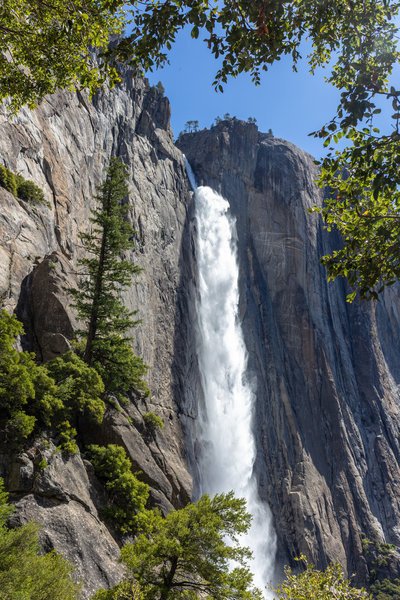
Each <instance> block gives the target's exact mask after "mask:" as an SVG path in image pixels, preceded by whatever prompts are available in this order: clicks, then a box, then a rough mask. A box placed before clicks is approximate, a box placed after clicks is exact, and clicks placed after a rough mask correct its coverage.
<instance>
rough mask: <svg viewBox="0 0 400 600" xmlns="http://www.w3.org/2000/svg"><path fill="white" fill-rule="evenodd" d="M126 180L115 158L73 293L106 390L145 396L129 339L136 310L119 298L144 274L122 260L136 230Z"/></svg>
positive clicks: (89, 356)
mask: <svg viewBox="0 0 400 600" xmlns="http://www.w3.org/2000/svg"><path fill="white" fill-rule="evenodd" d="M126 180H127V169H126V165H124V163H122V162H121V161H120V160H119V159H117V158H112V159H111V161H110V164H109V166H108V169H107V175H106V179H105V181H104V182H103V183H102V185H100V186H99V188H98V192H99V193H98V195H97V196H96V200H97V202H98V205H97V207H96V208H94V209H93V210H92V217H91V219H90V221H91V223H92V224H93V227H92V230H91V232H90V233H81V234H80V239H81V241H82V242H83V245H84V247H85V249H86V251H87V253H88V255H89V256H88V257H85V258H82V259H80V261H79V264H80V266H81V267H83V274H82V278H81V281H80V284H79V288H75V289H72V290H71V294H72V296H73V298H74V303H75V304H74V305H75V307H76V308H77V310H78V315H79V317H80V318H81V320H82V321H83V322H84V325H85V327H84V329H83V330H81V331H79V332H78V335H80V336H81V337H82V338H83V340H84V344H85V349H84V353H83V358H84V360H85V362H86V363H87V364H88V365H89V366H92V367H94V368H95V369H96V370H97V371H98V373H99V374H100V375H101V377H102V379H103V381H104V384H105V386H106V390H107V391H109V392H122V393H123V392H126V391H127V390H128V389H129V388H131V387H133V388H135V389H137V390H141V391H144V392H147V386H146V383H145V382H144V380H143V377H144V375H145V373H146V371H147V367H146V365H145V364H144V363H143V361H142V359H141V358H139V357H138V356H135V355H134V353H133V351H132V348H131V345H130V342H131V338H129V337H127V335H126V334H127V331H128V329H130V328H132V327H134V326H135V325H137V323H138V321H137V320H135V319H134V316H135V312H136V311H135V312H130V311H128V310H127V308H126V307H125V306H124V304H123V302H122V301H121V300H120V298H119V294H120V292H121V291H122V290H123V289H125V288H127V287H128V286H129V285H130V283H131V281H132V278H133V276H134V275H137V274H138V273H140V272H141V270H142V269H141V268H140V267H139V266H138V265H136V264H135V263H133V262H131V261H129V260H127V259H122V258H121V254H122V253H123V252H124V251H126V250H129V249H130V248H132V247H133V246H134V242H133V236H134V230H133V228H132V225H131V224H130V223H129V222H128V220H127V212H128V204H127V203H126V202H125V200H126V198H127V195H128V187H127V183H126Z"/></svg>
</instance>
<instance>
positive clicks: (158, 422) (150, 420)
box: [143, 411, 164, 433]
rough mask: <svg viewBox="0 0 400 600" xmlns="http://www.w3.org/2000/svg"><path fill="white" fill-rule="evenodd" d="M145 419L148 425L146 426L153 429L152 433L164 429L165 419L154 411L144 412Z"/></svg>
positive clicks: (150, 429)
mask: <svg viewBox="0 0 400 600" xmlns="http://www.w3.org/2000/svg"><path fill="white" fill-rule="evenodd" d="M143 421H144V424H145V425H146V428H147V429H148V430H149V431H151V433H155V431H157V429H164V422H163V420H162V419H161V417H159V416H158V415H156V414H155V413H154V412H152V411H150V412H147V413H144V415H143Z"/></svg>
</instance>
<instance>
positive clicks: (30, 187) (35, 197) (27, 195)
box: [17, 176, 45, 204]
mask: <svg viewBox="0 0 400 600" xmlns="http://www.w3.org/2000/svg"><path fill="white" fill-rule="evenodd" d="M17 196H18V198H21V200H25V202H32V203H33V204H39V203H40V202H44V201H45V200H44V193H43V190H41V189H40V187H39V186H37V185H36V184H35V183H33V181H29V180H27V179H23V177H21V176H18V180H17Z"/></svg>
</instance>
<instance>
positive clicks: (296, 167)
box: [178, 120, 400, 584]
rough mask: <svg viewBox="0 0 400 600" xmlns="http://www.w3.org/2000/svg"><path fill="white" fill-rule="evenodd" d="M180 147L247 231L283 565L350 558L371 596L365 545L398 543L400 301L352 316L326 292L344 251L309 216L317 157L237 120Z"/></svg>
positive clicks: (267, 454) (249, 285)
mask: <svg viewBox="0 0 400 600" xmlns="http://www.w3.org/2000/svg"><path fill="white" fill-rule="evenodd" d="M178 145H179V147H180V148H181V150H182V151H183V152H184V153H185V155H186V156H187V158H188V160H189V162H190V164H191V166H192V168H193V170H194V173H195V175H196V179H197V183H198V184H204V185H209V186H211V187H213V188H214V189H215V190H217V191H219V192H220V193H221V194H222V195H223V196H224V197H225V198H227V199H228V200H229V202H230V205H231V211H232V213H233V214H234V215H235V217H236V219H237V230H238V248H239V263H240V273H241V275H240V286H241V315H242V319H243V329H244V335H245V339H246V344H247V348H248V352H249V371H250V374H251V375H252V376H253V378H255V380H256V381H257V414H256V418H255V423H256V424H257V425H256V439H257V460H256V470H257V474H258V478H259V482H260V493H261V496H262V498H264V499H265V500H266V501H267V502H268V503H269V505H270V507H271V509H272V512H273V515H274V521H275V529H276V532H277V535H278V539H279V550H278V564H282V562H283V561H287V560H290V559H291V558H293V557H294V556H298V555H299V554H300V553H304V554H305V555H307V556H308V557H309V558H311V559H312V561H313V562H314V563H315V564H317V565H319V566H320V567H324V566H326V564H327V563H328V562H329V561H331V560H339V561H340V562H341V563H342V564H343V565H344V566H345V567H346V568H347V572H348V573H349V574H352V573H356V582H358V583H360V582H362V583H364V584H365V583H366V582H368V569H369V568H370V567H371V565H370V564H368V557H367V556H366V555H365V552H363V544H362V539H363V536H365V538H366V539H372V540H375V541H376V542H377V543H379V542H383V541H386V542H389V543H393V544H396V545H397V546H399V545H400V527H399V526H400V506H399V498H400V469H399V458H400V456H399V450H400V449H399V400H400V398H399V388H398V386H399V376H400V373H399V365H400V349H399V344H398V340H399V334H400V328H399V325H400V323H399V301H400V298H399V289H398V287H393V288H392V289H390V290H388V291H387V292H386V293H385V295H384V297H383V299H382V302H381V303H379V304H366V303H362V304H359V303H357V302H354V303H353V304H348V303H346V301H345V298H346V294H347V293H348V290H346V288H345V285H344V283H343V282H340V281H338V282H336V283H333V284H328V283H327V279H326V274H325V272H324V270H323V269H322V268H321V266H320V264H319V257H320V256H322V255H323V254H326V253H327V252H328V251H329V250H330V249H331V248H332V244H334V243H335V242H336V243H337V240H335V239H334V236H333V235H332V236H330V235H328V234H327V233H326V232H325V231H323V230H322V229H321V223H320V220H319V218H318V216H317V215H310V214H308V213H307V209H308V208H311V207H312V206H314V205H318V204H320V203H321V194H320V192H319V190H318V188H317V187H316V186H315V184H314V183H313V181H314V180H315V178H316V176H317V171H316V167H315V165H314V163H313V160H312V157H311V156H309V155H308V154H306V153H304V152H302V151H301V150H299V149H298V148H296V147H295V146H293V145H292V144H290V143H288V142H285V141H283V140H279V139H274V138H273V137H272V136H269V135H265V134H261V133H258V131H257V127H256V126H255V125H252V124H246V123H244V122H241V121H237V120H231V121H229V122H227V121H224V122H222V123H220V124H219V125H218V126H216V127H213V128H212V129H211V130H209V131H203V132H199V133H196V134H188V135H184V136H183V137H181V138H180V140H179V142H178ZM192 455H193V458H192V460H195V450H194V449H193V448H192ZM364 546H365V543H364ZM364 550H365V548H364ZM392 559H393V560H392V563H393V564H392V566H393V569H392V575H393V574H394V573H397V576H398V573H399V564H398V561H397V560H396V555H395V554H394V555H393V557H392Z"/></svg>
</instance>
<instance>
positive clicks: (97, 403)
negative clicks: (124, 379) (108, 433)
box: [46, 351, 105, 423]
mask: <svg viewBox="0 0 400 600" xmlns="http://www.w3.org/2000/svg"><path fill="white" fill-rule="evenodd" d="M46 369H47V372H48V373H49V375H50V376H51V377H52V378H53V379H54V381H55V382H56V384H57V386H58V395H59V397H60V399H61V401H62V404H63V406H64V412H65V415H66V416H67V417H69V418H71V417H72V415H73V414H75V413H81V414H83V413H86V414H87V415H88V416H89V417H90V418H91V419H93V420H94V421H95V422H96V423H101V422H102V420H103V416H104V411H105V404H104V402H103V400H102V399H101V397H100V396H101V395H102V394H103V392H104V383H103V381H102V379H101V377H100V375H99V374H98V373H97V371H96V370H95V369H92V368H91V367H89V366H88V365H87V364H86V363H85V362H84V361H83V360H82V359H81V358H79V356H77V355H76V354H75V352H72V351H70V352H66V353H65V354H63V355H62V356H60V357H58V358H54V359H53V360H51V361H49V362H48V363H46Z"/></svg>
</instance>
